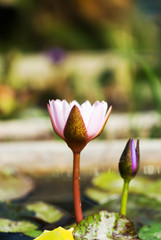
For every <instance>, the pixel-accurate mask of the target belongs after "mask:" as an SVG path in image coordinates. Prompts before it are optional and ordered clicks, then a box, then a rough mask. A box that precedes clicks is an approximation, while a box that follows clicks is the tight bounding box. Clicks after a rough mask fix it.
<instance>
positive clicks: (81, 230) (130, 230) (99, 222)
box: [73, 211, 139, 240]
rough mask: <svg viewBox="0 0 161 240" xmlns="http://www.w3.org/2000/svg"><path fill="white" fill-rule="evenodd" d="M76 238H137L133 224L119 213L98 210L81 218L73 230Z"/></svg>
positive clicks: (91, 239)
mask: <svg viewBox="0 0 161 240" xmlns="http://www.w3.org/2000/svg"><path fill="white" fill-rule="evenodd" d="M73 236H74V239H76V240H108V239H114V240H123V239H124V240H125V239H126V240H129V239H131V240H137V239H139V238H138V237H137V234H136V232H135V230H134V227H133V224H132V223H131V222H130V221H129V220H128V219H127V218H126V217H125V216H122V215H120V214H119V213H114V212H107V211H100V212H98V213H95V214H93V215H90V216H88V217H86V218H85V219H83V220H82V221H81V222H80V223H79V224H78V225H77V226H76V227H75V228H74V231H73Z"/></svg>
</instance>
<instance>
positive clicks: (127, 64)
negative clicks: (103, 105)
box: [0, 0, 161, 139]
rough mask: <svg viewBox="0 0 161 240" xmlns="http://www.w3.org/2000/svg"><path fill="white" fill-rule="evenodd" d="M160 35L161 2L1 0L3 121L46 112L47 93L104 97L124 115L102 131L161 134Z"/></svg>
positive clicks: (63, 96)
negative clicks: (106, 129) (107, 129)
mask: <svg viewBox="0 0 161 240" xmlns="http://www.w3.org/2000/svg"><path fill="white" fill-rule="evenodd" d="M160 36H161V2H160V0H155V1H153V0H109V1H105V0H88V1H80V0H68V1H64V0H54V1H53V0H39V1H38V0H0V119H1V120H5V121H6V120H11V119H12V120H13V119H26V118H32V117H33V118H37V119H39V120H40V118H41V119H42V118H43V119H45V118H48V113H47V109H46V104H47V102H48V100H49V99H56V98H60V99H67V100H68V101H71V100H73V99H76V100H77V101H79V102H80V103H82V102H83V101H85V100H87V99H88V100H90V101H91V102H92V103H93V102H94V101H96V100H105V101H107V102H108V103H109V105H112V106H113V114H114V115H113V116H117V118H116V119H119V118H120V119H121V120H120V121H119V120H116V121H113V123H111V124H112V126H113V125H114V124H115V126H113V127H112V126H111V129H113V131H115V133H114V132H112V133H109V134H108V133H107V134H105V135H104V136H105V137H107V138H108V137H116V138H122V137H127V136H129V132H130V134H133V136H134V137H135V136H138V135H139V136H141V137H153V138H160V137H161V124H160V113H161V67H160V65H161V41H160ZM115 114H116V115H115ZM135 114H136V116H138V115H137V114H139V119H141V123H139V124H141V125H137V122H138V121H136V119H135V118H134V120H133V121H132V122H131V119H132V117H133V116H135ZM142 116H144V117H142ZM145 116H146V117H145ZM127 118H128V123H127V122H126V120H127ZM137 119H138V118H137ZM134 122H135V124H133V123H134ZM1 123H2V122H1ZM121 123H122V124H124V128H123V129H124V131H122V125H120V124H121ZM22 125H23V124H22ZM118 125H119V126H120V128H121V130H120V132H118V131H119V129H118ZM134 125H135V126H134ZM145 125H147V128H146V130H147V131H144V133H142V132H140V131H142V130H143V128H145ZM1 126H2V127H1V129H2V130H1V139H11V138H12V136H10V135H9V136H8V135H5V136H4V135H3V134H2V132H3V131H4V125H1ZM7 126H8V127H6V129H7V128H8V129H10V130H8V132H9V133H8V134H10V133H11V128H9V125H7ZM41 126H42V125H41ZM40 128H41V127H40ZM125 128H128V129H129V128H130V131H129V132H128V133H127V131H126V130H125ZM114 129H115V130H114ZM12 130H13V127H12ZM144 130H145V129H144ZM6 131H7V130H6ZM109 131H112V130H109ZM125 132H126V134H125ZM5 134H7V133H6V132H5ZM2 135H3V136H2ZM51 136H52V137H53V135H52V134H51V132H50V131H49V132H48V133H47V134H46V135H44V133H43V134H42V135H41V136H40V134H39V136H38V138H39V139H40V138H42V137H44V138H45V137H46V138H49V137H51ZM104 136H103V137H104ZM21 137H22V136H21ZM22 138H23V137H22ZM29 138H32V136H29ZM33 138H34V136H33Z"/></svg>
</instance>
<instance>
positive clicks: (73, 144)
mask: <svg viewBox="0 0 161 240" xmlns="http://www.w3.org/2000/svg"><path fill="white" fill-rule="evenodd" d="M48 110H49V113H50V118H51V121H52V125H53V128H54V130H55V132H56V133H57V134H58V135H59V136H60V137H61V138H62V139H64V140H65V141H66V143H67V144H68V146H69V147H70V148H71V150H72V151H73V199H74V209H75V217H76V222H77V223H79V222H80V221H81V220H82V219H83V213H82V207H81V197H80V182H79V181H80V170H79V169H80V164H79V163H80V152H81V150H82V149H83V148H84V147H85V146H86V144H87V143H88V142H89V141H90V140H92V139H94V138H95V137H97V136H98V135H99V134H100V133H101V132H102V130H103V128H104V126H105V124H106V122H107V119H108V117H109V116H110V113H111V111H112V107H110V108H109V110H108V112H107V103H106V102H104V101H102V102H99V101H96V102H95V103H94V104H93V105H91V103H90V102H89V101H86V102H84V103H83V104H82V105H80V104H79V103H78V102H77V101H72V102H71V103H68V102H67V101H66V100H62V101H60V100H58V99H57V100H52V101H49V104H48Z"/></svg>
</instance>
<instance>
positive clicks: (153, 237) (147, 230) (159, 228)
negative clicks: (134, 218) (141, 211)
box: [138, 223, 161, 240]
mask: <svg viewBox="0 0 161 240" xmlns="http://www.w3.org/2000/svg"><path fill="white" fill-rule="evenodd" d="M138 235H139V237H140V238H141V239H142V240H158V239H161V224H160V223H154V224H151V225H145V226H143V227H142V228H141V229H140V231H139V233H138Z"/></svg>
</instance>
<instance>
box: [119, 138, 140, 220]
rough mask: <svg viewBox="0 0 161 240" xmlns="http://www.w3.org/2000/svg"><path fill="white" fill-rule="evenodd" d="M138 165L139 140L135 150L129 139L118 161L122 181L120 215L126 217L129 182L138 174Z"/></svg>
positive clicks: (132, 142)
mask: <svg viewBox="0 0 161 240" xmlns="http://www.w3.org/2000/svg"><path fill="white" fill-rule="evenodd" d="M139 163H140V151H139V139H138V140H137V145H136V148H135V144H134V140H133V139H132V138H130V139H129V140H128V142H127V144H126V146H125V149H124V151H123V153H122V155H121V158H120V161H119V171H120V175H121V177H122V178H123V180H124V186H123V191H122V199H121V209H120V213H121V214H123V215H126V205H127V198H128V188H129V182H130V181H131V179H133V178H134V177H135V175H136V174H137V172H138V169H139Z"/></svg>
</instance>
